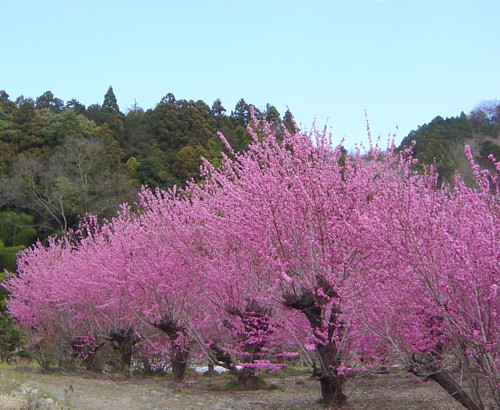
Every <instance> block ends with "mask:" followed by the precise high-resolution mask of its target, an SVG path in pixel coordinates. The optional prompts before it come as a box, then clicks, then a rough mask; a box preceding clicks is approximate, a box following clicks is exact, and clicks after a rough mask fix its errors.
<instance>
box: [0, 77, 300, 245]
mask: <svg viewBox="0 0 500 410" xmlns="http://www.w3.org/2000/svg"><path fill="white" fill-rule="evenodd" d="M249 112H250V105H249V104H247V103H246V102H245V100H244V99H241V100H240V101H239V102H238V103H237V105H236V107H234V110H232V111H231V112H230V113H229V112H228V111H227V110H226V109H225V108H224V106H223V105H222V102H221V101H220V100H218V99H217V100H215V101H214V103H213V104H212V105H211V106H209V105H207V104H206V103H205V102H203V101H201V100H200V101H193V100H178V99H176V98H175V96H174V95H173V94H170V93H169V94H167V95H165V97H163V98H162V99H161V101H160V102H159V103H158V104H157V105H156V107H154V108H152V109H148V110H143V109H141V108H140V107H137V106H135V107H132V109H130V110H128V112H126V113H123V112H122V111H121V110H120V108H119V106H118V102H117V100H116V97H115V95H114V93H113V89H112V87H109V89H108V91H107V92H106V94H105V96H104V100H103V102H102V105H99V104H93V105H90V106H88V107H85V106H84V105H83V104H81V103H80V102H79V101H77V100H74V99H73V100H71V101H67V102H64V101H62V100H61V99H59V98H57V97H55V96H54V95H53V94H52V92H50V91H47V92H45V93H44V94H43V95H41V96H39V97H37V98H36V99H31V98H24V97H22V96H21V97H18V98H17V99H15V100H11V99H10V98H9V95H8V94H7V93H6V92H5V91H0V183H1V184H0V186H1V190H0V212H1V213H0V226H1V224H2V220H5V219H6V218H7V219H9V221H8V223H7V222H6V225H11V226H17V222H15V221H14V219H15V218H17V216H18V215H20V214H25V215H24V216H23V218H25V219H24V222H23V224H22V225H23V226H24V225H26V218H27V217H28V218H29V219H31V221H32V224H33V226H35V227H36V229H37V231H38V234H39V235H40V236H42V237H43V236H46V235H49V234H54V233H56V234H60V233H64V232H65V231H66V230H67V229H68V228H71V227H75V226H76V224H77V223H78V220H79V217H80V216H82V215H84V214H85V213H86V212H92V213H95V214H98V215H100V216H103V217H106V216H111V215H113V214H114V212H115V211H116V209H117V205H118V204H119V203H122V202H124V201H130V200H133V199H134V198H135V194H136V193H137V191H138V189H139V186H140V185H143V184H147V185H149V186H150V187H152V188H155V187H160V188H168V187H170V186H172V185H174V184H177V185H183V184H184V183H185V181H186V180H188V179H189V178H191V177H196V175H197V174H198V172H199V165H200V157H201V156H203V157H205V158H207V159H208V160H210V161H211V162H212V163H213V164H215V165H217V163H218V161H219V160H220V152H221V150H222V149H223V146H222V144H221V142H220V139H219V137H218V136H217V132H222V133H223V134H224V135H225V137H226V138H227V140H228V141H229V143H230V144H231V146H232V147H233V148H234V149H235V150H241V149H244V148H245V147H246V146H247V144H248V142H249V135H248V133H247V131H246V125H247V123H248V120H249ZM256 115H257V116H258V117H259V118H266V119H268V120H271V121H274V122H276V123H278V122H279V121H280V120H284V121H285V123H286V124H288V126H290V127H293V125H292V121H291V118H292V115H291V113H290V112H289V111H287V112H285V113H284V115H283V117H281V115H280V113H279V112H278V110H277V109H276V108H275V107H274V106H273V105H270V104H268V105H267V106H266V108H265V110H264V111H259V110H256ZM16 215H17V216H16ZM12 235H14V236H15V233H10V234H8V235H7V234H0V239H2V240H3V242H4V244H3V245H5V246H7V245H10V246H14V245H15V244H17V243H18V242H19V241H18V240H16V239H15V238H14V237H13V236H12ZM24 236H26V235H24ZM22 242H23V244H25V242H26V238H24V239H23V240H22ZM0 245H1V244H0Z"/></svg>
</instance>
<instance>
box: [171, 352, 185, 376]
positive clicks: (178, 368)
mask: <svg viewBox="0 0 500 410" xmlns="http://www.w3.org/2000/svg"><path fill="white" fill-rule="evenodd" d="M188 356H189V353H188V352H187V351H184V350H180V349H178V350H177V351H176V352H175V353H174V355H173V356H172V359H171V361H170V364H171V365H172V373H173V374H174V382H176V383H178V382H181V381H182V380H184V375H185V374H186V368H187V363H188Z"/></svg>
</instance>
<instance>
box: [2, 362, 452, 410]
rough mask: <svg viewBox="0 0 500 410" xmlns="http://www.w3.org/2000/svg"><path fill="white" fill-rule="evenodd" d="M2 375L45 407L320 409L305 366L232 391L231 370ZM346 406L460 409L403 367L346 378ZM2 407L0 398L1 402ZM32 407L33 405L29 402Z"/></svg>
mask: <svg viewBox="0 0 500 410" xmlns="http://www.w3.org/2000/svg"><path fill="white" fill-rule="evenodd" d="M0 375H1V377H2V379H3V380H8V379H15V380H18V381H19V382H20V383H22V385H23V386H29V388H32V389H36V391H39V392H40V394H42V395H44V396H46V397H50V398H51V399H49V400H53V401H54V402H59V405H56V404H54V406H53V407H52V406H51V405H50V406H48V407H45V405H44V406H42V407H36V408H54V409H55V408H58V409H60V408H61V406H60V405H61V404H62V405H63V406H64V407H63V408H69V409H77V410H115V409H116V410H118V409H119V410H180V409H186V410H188V409H189V410H191V409H193V410H194V409H200V410H201V409H203V410H223V409H227V410H229V409H234V410H253V409H256V410H259V409H274V410H281V409H283V410H285V409H286V410H292V409H295V410H299V409H304V410H306V409H322V408H324V407H323V406H322V405H321V404H318V399H319V398H320V391H319V383H318V382H317V381H316V380H314V379H311V378H310V377H309V375H308V374H307V373H306V372H296V373H295V374H283V375H278V376H274V377H271V376H267V377H266V378H265V383H266V386H265V388H264V389H263V390H258V391H251V392H245V391H236V390H235V389H234V386H233V387H231V381H232V378H231V376H229V375H217V376H204V375H199V374H196V373H192V374H189V375H188V377H187V380H186V381H185V382H184V383H182V384H181V385H174V384H172V382H171V381H170V380H169V378H168V377H165V376H163V377H162V376H149V377H146V376H130V377H125V376H123V375H119V376H117V375H107V374H102V373H101V374H92V373H84V372H75V373H70V374H61V373H49V374H44V373H41V372H40V371H38V370H36V369H28V370H27V369H23V368H13V367H11V368H8V369H4V368H2V369H0ZM346 392H347V394H348V395H349V400H348V405H347V406H346V409H352V410H357V409H440V410H441V409H442V410H445V409H447V410H448V409H461V408H462V407H461V406H460V405H459V404H458V403H457V404H455V403H456V402H455V401H454V400H453V399H451V398H450V397H449V396H448V395H447V394H446V393H444V392H443V391H442V390H441V389H440V388H439V386H437V385H436V384H435V383H433V382H424V381H420V380H418V379H416V378H415V377H414V376H411V375H409V374H406V373H403V372H397V373H394V374H380V375H371V376H368V377H364V378H360V379H357V380H354V381H348V382H347V385H346ZM0 408H2V406H1V402H0ZM29 408H32V407H29Z"/></svg>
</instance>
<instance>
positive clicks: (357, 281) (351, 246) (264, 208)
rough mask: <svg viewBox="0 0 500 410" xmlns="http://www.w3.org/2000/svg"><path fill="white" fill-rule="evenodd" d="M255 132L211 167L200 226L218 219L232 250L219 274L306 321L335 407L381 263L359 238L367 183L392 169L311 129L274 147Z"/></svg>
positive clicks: (262, 131)
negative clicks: (357, 323) (355, 324)
mask: <svg viewBox="0 0 500 410" xmlns="http://www.w3.org/2000/svg"><path fill="white" fill-rule="evenodd" d="M251 131H252V134H253V138H254V140H253V143H252V144H250V146H249V148H248V151H246V152H244V153H233V155H232V158H229V157H226V158H225V159H224V161H223V164H222V165H221V166H220V167H219V168H218V169H214V168H212V167H210V165H209V164H207V165H206V169H205V175H206V179H205V180H204V181H203V183H202V184H201V186H199V193H198V194H199V196H200V197H201V198H202V200H203V201H204V202H205V203H206V204H208V205H207V208H208V210H209V214H210V215H209V216H205V217H204V219H205V220H206V221H213V220H214V219H215V220H216V221H218V224H216V225H215V226H217V228H214V229H213V230H214V231H217V233H218V235H219V236H221V237H222V238H223V239H222V240H228V241H229V243H230V244H231V246H228V247H227V248H226V249H227V252H229V253H230V254H231V255H232V256H231V257H230V258H228V257H226V256H224V262H223V263H222V265H223V266H224V267H223V268H222V267H221V268H220V269H224V270H225V271H226V272H228V274H230V275H236V276H237V277H238V278H239V280H240V281H243V282H244V284H245V288H247V289H248V288H250V289H251V288H252V287H255V291H254V292H252V293H253V294H254V295H255V296H254V298H255V300H256V301H258V302H259V303H260V304H262V305H267V306H282V307H285V308H288V309H292V310H294V311H297V312H300V313H301V314H302V315H303V318H304V319H305V320H306V321H307V323H308V325H309V327H310V331H309V335H308V337H307V340H306V341H305V342H304V346H305V347H306V348H308V349H309V350H312V351H316V353H317V357H318V360H319V364H320V369H319V371H318V378H319V380H320V384H321V390H322V395H323V398H324V401H325V403H327V404H334V405H341V404H342V403H344V402H345V400H346V397H345V395H344V393H343V391H342V385H343V382H344V380H345V372H346V366H345V364H346V363H348V362H349V361H350V360H351V359H352V358H353V357H356V349H357V346H358V343H357V342H356V341H353V340H352V338H351V332H352V326H351V325H352V315H353V314H354V312H355V311H356V309H357V305H358V304H359V303H361V301H362V300H363V293H364V292H365V291H366V289H367V288H369V287H370V283H371V276H370V272H371V271H372V269H373V268H374V264H375V262H376V261H377V257H376V255H374V254H373V248H372V246H371V244H370V243H369V238H368V237H367V236H366V235H364V232H363V226H364V223H365V219H366V218H367V217H368V215H369V213H370V209H371V207H372V205H371V202H370V196H371V195H373V192H372V187H371V181H372V180H373V179H374V178H376V176H377V173H378V172H380V171H381V169H382V168H384V167H387V166H388V165H387V164H380V163H378V162H376V161H374V160H373V158H371V157H370V158H369V159H368V160H365V158H362V157H361V156H360V155H353V156H344V155H343V153H342V150H341V148H340V147H337V148H336V149H332V148H331V146H330V144H329V141H328V137H327V135H326V132H325V131H324V132H317V131H315V132H314V136H315V137H316V140H315V141H314V142H313V140H312V138H311V136H307V135H301V134H295V135H290V134H289V133H288V132H287V131H286V130H284V131H283V133H284V138H283V141H277V140H276V138H275V135H274V133H273V132H272V131H271V129H270V127H269V124H267V123H265V122H264V123H260V124H255V123H254V128H253V129H252V130H251ZM377 154H378V152H375V151H374V152H373V157H376V156H377ZM219 258H220V255H219V254H217V255H216V256H215V257H214V259H219ZM234 272H237V273H234ZM216 276H217V275H213V277H216ZM258 283H265V284H266V285H265V287H266V288H267V289H266V290H262V289H259V286H258ZM242 292H244V290H242ZM294 317H295V316H294Z"/></svg>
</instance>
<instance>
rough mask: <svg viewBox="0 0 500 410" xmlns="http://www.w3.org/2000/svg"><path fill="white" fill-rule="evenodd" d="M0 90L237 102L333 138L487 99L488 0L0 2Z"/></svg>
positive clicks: (123, 100) (493, 46) (492, 40)
mask: <svg viewBox="0 0 500 410" xmlns="http://www.w3.org/2000/svg"><path fill="white" fill-rule="evenodd" d="M0 15H1V19H0V20H1V24H0V34H1V38H2V47H1V55H2V58H1V63H0V89H5V90H6V91H7V93H9V95H10V97H11V99H15V98H16V97H18V96H19V95H24V96H25V97H32V98H36V97H37V96H39V95H41V94H42V93H43V92H45V91H47V90H51V91H52V92H53V93H54V94H55V95H56V97H59V98H61V99H63V100H65V101H67V100H69V99H71V98H77V99H78V100H80V101H81V102H82V103H84V104H85V105H89V104H92V103H102V100H103V96H104V94H105V92H106V90H107V88H108V87H109V85H112V86H113V89H114V91H115V94H116V96H117V99H118V103H119V105H120V108H121V109H122V111H126V110H127V108H129V107H131V106H132V105H133V103H134V100H136V101H137V103H138V104H139V105H140V106H141V107H143V108H144V109H148V108H153V107H154V106H155V105H156V104H157V103H158V102H159V101H160V99H161V98H162V97H163V96H164V95H165V94H166V93H168V92H172V93H173V94H174V95H175V96H176V97H177V98H182V99H194V100H198V99H201V100H204V101H205V102H206V103H208V104H209V105H211V104H212V102H213V101H214V100H215V99H216V98H220V99H221V100H222V103H223V105H224V106H225V108H226V109H227V110H228V113H230V111H231V110H232V109H234V106H235V104H236V102H237V101H238V100H239V99H240V98H242V97H243V98H245V100H246V101H247V102H250V103H253V104H254V105H256V106H257V107H259V108H264V107H265V105H266V103H268V102H269V103H271V104H274V105H275V106H276V107H277V108H278V111H280V113H281V114H283V113H284V112H285V110H286V107H289V108H290V109H291V111H292V112H293V113H294V115H295V117H296V119H297V121H298V122H299V123H301V124H302V125H303V128H310V126H311V124H312V122H313V120H314V119H317V123H318V124H319V125H321V126H322V125H324V124H325V122H326V121H327V119H328V125H330V126H331V127H332V131H333V134H334V138H335V140H340V138H342V137H345V139H346V146H349V147H352V146H353V145H354V143H355V142H357V141H361V140H363V139H365V136H366V131H365V120H364V110H366V111H367V113H368V118H369V120H370V124H371V129H372V134H375V136H376V135H378V134H381V135H382V137H383V138H384V139H385V138H386V136H387V135H388V134H390V133H392V132H394V131H395V127H396V125H399V131H398V138H397V141H400V140H401V139H402V138H403V137H404V136H406V134H407V133H408V132H409V131H411V130H412V129H416V128H417V126H419V125H422V124H424V123H427V122H429V121H431V120H432V119H433V118H434V117H435V116H436V115H441V116H443V117H449V116H455V115H459V114H460V112H461V111H462V110H463V111H465V112H469V111H470V110H471V109H472V108H473V107H474V106H475V105H476V104H477V103H479V102H481V101H484V100H491V99H498V98H500V31H499V30H498V24H499V18H500V0H474V1H473V0H468V1H462V0H420V1H417V0H323V1H319V0H308V1H305V0H288V1H281V0H276V1H272V0H254V1H239V0H231V1H226V0H219V1H207V0H182V1H181V0H176V1H170V0H164V1H161V0H157V1H154V0H142V1H137V0H136V1H129V0H121V1H117V0H99V1H96V0H85V1H78V2H76V1H71V0H64V1H63V0H60V1H51V0H45V1H40V0H31V1H30V0H16V1H7V0H5V1H3V2H2V4H1V5H0Z"/></svg>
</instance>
